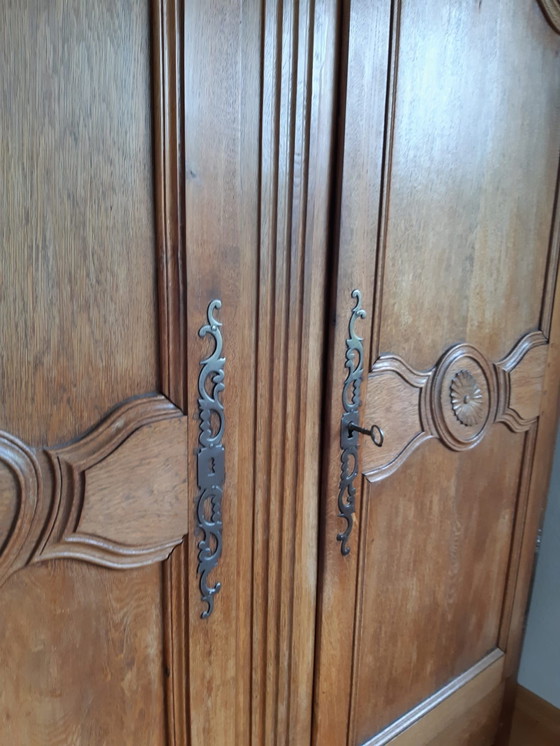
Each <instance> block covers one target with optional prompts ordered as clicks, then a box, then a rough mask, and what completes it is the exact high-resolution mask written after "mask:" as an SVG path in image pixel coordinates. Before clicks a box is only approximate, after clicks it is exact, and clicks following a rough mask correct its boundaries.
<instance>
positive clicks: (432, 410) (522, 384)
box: [363, 331, 548, 482]
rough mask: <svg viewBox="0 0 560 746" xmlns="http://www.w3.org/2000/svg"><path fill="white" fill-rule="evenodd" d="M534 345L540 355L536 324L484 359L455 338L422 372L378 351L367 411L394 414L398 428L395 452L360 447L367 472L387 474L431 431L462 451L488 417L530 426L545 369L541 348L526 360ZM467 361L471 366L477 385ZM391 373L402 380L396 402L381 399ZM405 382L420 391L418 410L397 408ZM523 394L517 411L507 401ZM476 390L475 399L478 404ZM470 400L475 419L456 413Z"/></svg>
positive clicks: (375, 476) (542, 341)
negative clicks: (504, 350)
mask: <svg viewBox="0 0 560 746" xmlns="http://www.w3.org/2000/svg"><path fill="white" fill-rule="evenodd" d="M539 348H542V350H543V352H544V354H545V355H546V353H547V351H548V340H547V338H546V337H545V335H544V334H543V333H542V332H540V331H536V332H531V333H529V334H526V335H524V336H523V337H522V338H521V339H520V340H519V341H518V342H517V344H516V345H515V346H514V347H513V349H512V350H511V352H510V353H509V354H508V355H507V356H506V357H505V358H503V359H502V360H500V361H498V362H496V363H490V362H489V361H488V360H487V358H486V357H485V356H484V355H483V353H482V352H480V350H478V349H477V348H476V347H474V346H473V345H468V344H458V345H454V346H453V347H451V348H450V349H449V350H448V351H447V352H446V353H445V354H444V355H443V356H442V357H441V358H440V360H439V362H438V363H437V365H435V366H434V367H433V368H432V369H431V370H429V371H424V372H420V371H417V370H415V369H414V368H412V367H411V366H410V365H409V364H408V363H407V362H406V361H404V360H403V359H402V358H400V357H398V356H396V355H383V356H381V357H380V358H378V360H377V361H376V362H375V364H374V365H373V367H372V369H371V371H370V374H369V377H368V389H367V394H366V407H367V412H368V414H369V415H370V416H371V417H374V418H375V421H376V422H379V425H380V427H381V428H382V429H383V414H384V413H385V414H389V413H390V414H391V416H392V417H399V418H400V420H399V423H398V424H399V425H402V428H401V431H400V432H398V433H397V434H396V436H394V437H396V439H397V441H398V443H399V448H398V451H397V453H396V455H395V453H390V454H389V455H388V457H387V460H385V461H384V460H383V455H384V452H383V448H380V449H372V448H369V450H367V447H366V451H365V456H364V462H363V464H364V465H363V474H364V476H365V477H366V479H367V480H368V481H369V482H376V481H379V480H380V479H384V478H385V477H387V476H389V475H390V474H393V473H394V472H395V471H396V470H397V469H398V468H399V467H400V466H401V465H402V464H403V463H404V462H405V461H406V459H407V458H408V456H409V455H410V454H411V453H412V452H413V451H414V450H415V449H416V448H417V447H418V446H419V445H421V444H422V443H423V442H424V441H426V440H428V439H430V438H437V439H439V440H440V441H441V442H442V443H443V444H445V445H446V446H447V447H448V448H451V449H452V450H456V451H461V450H467V449H470V448H473V447H474V446H476V445H477V444H478V443H479V442H480V441H481V440H482V439H483V438H484V437H485V435H486V433H487V432H488V430H489V428H490V426H491V425H493V424H495V423H503V424H504V425H506V426H507V427H508V428H509V429H510V430H511V431H512V432H515V433H520V432H526V431H527V430H529V429H530V428H531V426H532V425H533V424H534V423H535V422H536V421H537V418H538V414H539V401H540V395H541V392H542V381H543V378H544V373H545V365H544V361H545V356H544V355H541V356H540V358H542V359H539V360H538V361H535V365H533V366H532V367H531V365H530V364H529V362H530V360H531V353H533V352H534V351H535V350H537V349H539ZM469 367H470V368H471V369H472V370H474V373H475V375H476V376H477V377H478V381H479V384H480V385H479V384H478V383H476V379H475V377H474V376H473V374H472V373H471V371H470V370H469ZM522 367H524V368H527V369H528V370H526V371H523V373H524V375H517V376H516V373H517V372H521V369H522ZM453 374H454V375H453ZM395 376H398V380H399V381H400V386H401V393H400V396H401V399H402V402H403V404H402V406H401V407H400V409H399V403H398V402H395V401H388V399H389V398H390V396H391V394H392V395H393V396H394V392H390V393H388V392H389V390H390V388H391V386H392V384H391V380H392V379H393V380H394V377H395ZM449 379H450V380H449ZM471 380H472V383H471ZM469 385H470V386H471V388H473V390H472V391H471V390H470V389H469ZM407 389H408V390H412V389H417V390H419V391H420V393H419V396H418V408H417V411H416V412H414V413H411V414H410V415H409V416H408V417H404V416H403V414H402V413H403V410H404V409H405V408H406V406H410V405H407V404H406V403H405V402H406V399H407V397H406V391H407ZM463 389H464V390H463ZM459 390H460V392H461V397H465V398H464V402H463V399H461V400H460V399H458V398H457V396H458V393H459ZM528 396H530V398H531V399H532V401H531V404H532V409H531V411H530V412H529V414H528V415H527V416H523V415H522V414H520V412H519V411H517V410H516V409H515V407H514V406H512V401H513V399H514V397H517V399H522V398H523V397H528ZM478 398H479V399H480V401H481V402H482V404H480V405H478V403H477V402H478ZM470 399H473V404H469V401H470ZM474 403H477V406H478V407H479V409H480V410H481V411H482V414H481V421H480V423H477V422H471V421H470V420H465V421H462V420H461V417H465V415H464V414H463V409H466V408H468V407H469V406H470V407H471V409H470V410H469V412H468V413H467V414H470V413H471V412H473V413H475V412H477V411H478V410H476V409H474V408H473V407H474ZM459 404H460V406H459ZM529 408H531V407H529ZM451 411H452V412H453V414H454V417H453V416H451V414H450V412H451ZM472 416H474V414H473V415H472ZM416 423H418V425H417V424H416ZM387 442H388V440H387V439H386V443H387Z"/></svg>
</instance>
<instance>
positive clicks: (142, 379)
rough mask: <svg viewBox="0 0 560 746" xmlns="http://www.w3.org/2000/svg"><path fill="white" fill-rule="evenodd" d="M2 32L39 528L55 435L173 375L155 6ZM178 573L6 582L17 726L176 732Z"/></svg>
mask: <svg viewBox="0 0 560 746" xmlns="http://www.w3.org/2000/svg"><path fill="white" fill-rule="evenodd" d="M0 40H1V45H0V46H1V50H2V51H1V52H0V71H1V72H0V131H1V133H2V135H1V138H0V149H1V150H0V164H1V166H0V168H1V170H2V179H1V181H2V189H1V190H0V211H1V214H2V220H1V221H0V245H1V247H2V248H1V251H2V280H1V283H2V287H1V292H0V329H1V336H2V355H1V356H0V380H1V385H2V397H1V404H0V423H1V428H2V430H4V431H5V432H7V433H10V434H11V436H10V437H12V436H14V437H16V438H18V439H19V440H20V441H23V442H25V443H26V444H28V445H27V446H26V448H27V450H28V452H33V453H34V457H35V460H36V462H37V466H38V468H39V471H40V473H41V475H42V484H41V490H40V494H39V495H38V501H37V509H36V511H35V514H34V519H33V527H32V529H31V532H30V533H29V534H28V537H27V541H28V546H30V545H31V544H33V545H34V546H36V544H35V543H34V542H35V541H39V539H40V532H41V529H42V528H43V527H45V526H46V525H47V524H48V522H49V520H50V515H49V507H50V504H51V501H50V499H49V497H50V495H52V494H54V486H55V482H54V478H53V477H54V475H53V472H52V470H51V468H50V464H49V457H48V456H47V455H46V450H48V449H49V448H53V447H55V446H56V445H57V444H59V443H65V442H66V443H67V442H69V441H75V440H76V438H79V437H80V436H82V435H83V434H84V432H85V431H86V429H87V428H90V427H92V426H94V425H96V423H98V422H99V421H100V420H101V418H102V417H103V416H104V414H105V413H106V412H107V411H108V410H110V409H111V408H113V407H115V406H116V405H117V404H118V403H119V402H123V401H124V400H126V399H129V398H130V397H134V396H137V395H141V394H146V392H153V391H157V390H158V388H159V381H160V372H159V368H158V360H157V353H158V350H157V345H158V308H157V287H156V283H157V280H156V278H157V272H158V262H157V252H156V243H155V229H154V226H155V220H154V216H155V208H154V199H153V192H154V189H153V180H154V170H153V153H152V100H151V61H150V8H149V4H148V3H147V2H128V1H127V0H124V2H119V3H118V4H116V5H115V4H113V3H108V2H100V3H93V4H92V3H88V2H82V1H81V0H59V1H57V2H53V3H35V2H25V1H24V2H7V3H3V4H2V8H1V10H0ZM131 437H132V438H133V439H134V438H135V437H138V436H134V435H132V436H131ZM134 442H135V441H134V440H131V443H130V445H129V446H127V445H126V444H122V445H121V446H120V447H119V448H117V450H116V451H115V452H114V454H115V455H114V457H113V461H112V462H110V461H108V462H107V465H110V463H113V465H114V464H115V461H114V459H117V460H118V459H119V458H120V456H119V455H118V454H119V452H120V453H123V454H126V452H127V451H126V449H128V448H133V447H134V448H135V446H134ZM138 446H139V447H140V444H138ZM123 447H124V448H125V451H124V452H123V451H121V449H122V448H123ZM142 450H144V449H143V448H142ZM152 456H153V453H152ZM109 458H111V457H109ZM123 458H124V455H123ZM130 458H131V454H130V453H128V456H126V458H125V461H126V460H128V461H130ZM132 460H133V461H136V460H137V459H136V456H135V457H134V459H132ZM152 463H153V462H152ZM153 465H154V466H156V464H154V463H153ZM2 468H4V467H2ZM102 468H103V467H100V469H102ZM158 468H159V467H158ZM34 469H35V467H33V470H34ZM86 477H87V472H86ZM10 479H11V477H10ZM86 481H87V480H86ZM121 485H122V480H121ZM90 486H91V485H90ZM90 486H87V487H86V491H85V493H84V494H86V493H87V492H88V489H89V487H90ZM24 491H26V488H24ZM78 492H79V490H78ZM119 492H120V494H121V495H122V491H121V490H119ZM3 494H5V493H3ZM71 494H72V495H75V494H76V493H75V491H74V489H70V490H69V491H68V492H66V493H65V495H66V496H67V497H70V495H71ZM32 496H33V489H29V490H28V491H26V494H25V495H22V503H23V504H28V503H29V502H30V501H31V500H32ZM97 497H99V492H98V493H97ZM40 498H44V499H40ZM90 498H91V499H93V498H94V495H93V493H91V492H90V494H89V495H87V494H86V497H85V502H86V503H87V502H88V500H89V499H90ZM106 498H107V494H106V495H105V498H103V499H104V500H105V499H106ZM3 499H4V498H2V500H0V502H1V503H2V504H4V503H3ZM10 499H11V498H10ZM65 499H66V497H64V500H65ZM147 499H148V495H147V494H145V495H144V506H146V500H147ZM185 500H186V495H185V494H183V495H182V500H181V501H182V504H183V506H185ZM64 504H65V507H68V504H67V503H64ZM112 506H113V507H112V508H111V510H113V508H115V503H114V502H113V503H112ZM116 507H117V510H116V512H115V511H114V510H113V517H112V520H111V522H112V523H114V521H118V520H123V518H124V517H125V515H126V505H125V504H120V503H119V504H118V505H117V506H116ZM135 507H138V503H136V504H135ZM175 507H177V506H175ZM174 510H175V509H174ZM129 516H130V514H129ZM61 517H62V516H61ZM138 518H140V516H138ZM134 520H136V518H135V519H133V522H134ZM149 522H150V521H149V520H147V519H146V518H144V519H142V520H141V521H140V523H142V524H143V526H144V528H142V526H141V525H139V524H136V527H135V530H138V531H139V533H140V534H141V535H143V538H142V539H141V541H140V543H141V544H142V545H144V541H145V538H146V533H145V529H146V527H147V526H148V523H149ZM88 523H89V528H88V530H89V531H90V532H92V531H95V533H96V534H100V535H101V536H103V529H104V527H103V526H100V525H99V523H100V521H99V518H94V516H93V515H91V514H90V516H89V518H88ZM125 525H126V522H125ZM181 525H182V529H181V530H183V529H184V528H185V526H186V523H185V522H184V517H183V516H181ZM35 526H36V527H38V530H37V535H36V534H35V533H34V527H35ZM72 528H73V527H72ZM154 531H155V533H156V534H157V529H156V528H154ZM163 533H164V537H165V539H164V542H167V541H168V539H169V532H168V528H167V529H165V530H164V532H163ZM110 535H111V538H112V539H113V540H114V537H115V536H116V535H117V531H116V528H115V527H114V526H113V527H112V529H111V532H110ZM12 536H13V534H12ZM130 539H131V536H130V534H129V535H128V537H127V541H129V540H130ZM96 541H97V539H96ZM29 542H30V544H29ZM100 543H101V542H100ZM125 543H126V541H125V542H123V544H125ZM156 543H159V539H158V538H157V537H156ZM5 549H6V548H5ZM7 549H8V551H9V550H10V547H9V546H8V547H7ZM87 551H88V552H93V551H94V550H93V548H92V546H91V544H90V545H89V546H88V549H87ZM95 551H96V552H97V551H98V550H97V549H96V550H95ZM25 552H27V550H26V549H25ZM103 552H104V550H102V553H103ZM105 556H106V554H105ZM3 559H5V557H3ZM161 585H162V579H161V565H160V564H153V565H150V566H148V567H144V568H139V569H129V570H127V571H126V572H115V571H113V570H109V569H105V568H100V567H94V566H92V565H89V564H86V563H84V562H76V561H73V560H69V559H65V560H62V561H61V560H53V561H48V562H43V563H40V564H33V565H32V566H29V567H26V568H25V569H24V570H21V571H20V572H16V573H14V574H13V575H12V576H11V577H10V578H9V579H8V580H7V581H6V582H5V584H4V585H3V587H2V589H1V591H0V594H1V603H2V608H3V613H2V624H1V625H0V636H1V640H0V690H1V692H2V693H1V702H0V710H1V716H0V721H1V722H2V730H1V738H0V740H2V741H5V742H6V743H25V744H28V746H35V744H41V745H42V746H44V744H46V743H48V744H49V745H50V744H54V745H56V744H61V745H62V744H64V745H66V744H101V743H114V742H115V740H117V741H119V742H121V743H127V742H128V743H142V742H148V743H150V744H153V745H154V746H157V745H158V744H163V743H165V741H166V733H165V731H166V722H165V721H166V713H165V689H164V668H163V665H162V662H163V649H162V640H163V610H162V598H161Z"/></svg>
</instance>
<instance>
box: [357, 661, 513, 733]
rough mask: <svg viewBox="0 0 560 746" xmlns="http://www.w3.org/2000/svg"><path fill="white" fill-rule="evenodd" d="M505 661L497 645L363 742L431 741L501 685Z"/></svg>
mask: <svg viewBox="0 0 560 746" xmlns="http://www.w3.org/2000/svg"><path fill="white" fill-rule="evenodd" d="M504 661H505V655H504V652H503V651H502V650H500V649H499V648H495V649H494V650H492V651H491V652H490V653H488V655H486V656H485V657H484V658H482V660H480V661H479V662H478V663H475V664H474V666H471V668H469V669H467V670H466V671H465V672H464V673H462V674H461V675H460V676H457V678H455V679H453V680H452V681H450V682H449V684H446V685H445V686H444V687H442V688H441V689H439V690H438V691H437V692H435V694H433V695H432V696H431V697H428V698H427V699H425V700H424V701H423V702H420V704H418V705H417V706H416V707H414V708H413V709H412V710H410V712H407V713H406V715H404V716H403V717H401V718H399V719H398V720H396V721H395V722H394V723H391V725H389V726H388V727H387V728H384V729H383V730H382V731H381V733H378V734H377V735H375V736H374V737H373V738H371V739H370V740H368V741H366V742H365V743H364V744H363V746H385V744H388V743H392V744H395V746H397V744H398V745H399V746H411V744H416V743H420V742H422V743H427V742H428V738H429V740H430V741H431V739H432V738H435V737H436V736H437V734H438V733H440V732H441V731H443V730H444V729H445V728H446V727H447V726H448V725H450V724H451V723H452V721H453V720H454V719H455V717H457V715H458V714H460V713H461V712H463V711H464V712H466V711H467V710H468V709H469V708H470V707H472V706H474V705H475V704H476V703H477V702H478V701H480V700H481V699H482V698H483V697H484V696H486V695H487V694H489V693H490V692H491V691H492V690H493V689H495V688H496V687H497V686H499V684H500V682H501V680H502V677H503V671H504ZM457 700H459V701H460V703H461V704H460V706H458V705H457V703H456V702H457ZM436 708H437V709H436ZM417 729H418V730H417ZM420 729H421V733H420ZM416 739H418V740H416Z"/></svg>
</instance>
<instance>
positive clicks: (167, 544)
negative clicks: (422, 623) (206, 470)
mask: <svg viewBox="0 0 560 746" xmlns="http://www.w3.org/2000/svg"><path fill="white" fill-rule="evenodd" d="M186 451H187V444H186V417H184V416H183V414H182V412H181V411H180V410H179V409H177V407H175V406H174V405H173V404H172V403H171V402H169V401H168V400H167V399H166V398H165V397H164V396H160V395H148V396H142V397H138V398H135V399H132V400H130V401H128V402H125V403H123V404H121V405H120V406H118V407H117V408H115V409H114V410H113V411H112V412H111V413H110V414H109V415H108V416H107V417H106V418H105V419H104V420H103V421H102V422H100V423H99V424H98V425H97V426H96V427H95V428H94V429H93V430H91V431H90V432H89V433H88V434H86V435H85V436H83V437H82V438H80V439H78V440H77V441H75V442H73V443H71V444H69V445H67V446H63V447H60V448H53V449H37V450H34V449H31V448H29V447H28V446H26V445H25V444H24V443H22V442H20V441H19V440H17V438H15V437H13V436H11V435H9V434H8V433H1V434H0V463H1V464H2V465H3V466H4V469H5V470H8V471H9V472H11V473H12V474H13V475H14V477H15V479H13V480H12V484H11V486H10V485H7V483H6V475H5V473H4V472H0V474H1V477H0V478H2V487H3V489H2V494H1V496H0V500H1V502H0V511H1V514H0V521H1V524H0V525H2V527H3V528H4V530H5V531H6V533H7V538H5V539H4V541H3V544H2V545H0V582H3V581H4V580H5V579H6V578H7V577H8V576H9V575H10V574H11V573H13V572H15V571H16V570H17V569H19V568H21V567H23V566H25V565H27V564H31V563H37V562H42V561H44V560H48V559H60V558H72V559H78V560H83V561H85V562H91V563H93V564H96V565H102V566H105V567H112V568H117V569H118V568H126V567H138V566H141V565H147V564H151V563H153V562H160V561H162V560H164V559H166V558H167V557H168V556H169V554H170V553H171V550H172V549H173V547H174V546H176V545H177V544H178V543H179V542H180V541H181V539H182V538H183V536H184V535H185V534H186V533H187V532H188V516H189V511H188V509H187V474H186V460H187V458H186V457H187V453H186ZM6 485H7V488H6ZM43 502H45V503H46V504H43ZM39 521H42V525H40V526H37V525H35V524H36V523H37V522H39ZM37 535H38V536H39V537H40V539H39V541H38V542H36V543H35V545H34V546H29V543H30V542H29V541H28V538H30V539H31V540H33V537H36V536H37ZM0 540H1V539H0Z"/></svg>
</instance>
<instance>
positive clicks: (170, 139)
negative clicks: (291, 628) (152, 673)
mask: <svg viewBox="0 0 560 746" xmlns="http://www.w3.org/2000/svg"><path fill="white" fill-rule="evenodd" d="M183 24H184V16H183V0H152V59H153V68H152V77H153V111H154V115H153V117H154V120H153V121H154V166H155V167H154V174H155V176H154V190H155V202H156V239H157V265H158V303H159V330H160V350H159V352H160V371H161V373H160V375H161V390H162V392H163V393H164V394H165V395H166V396H167V397H169V399H170V400H171V401H173V402H174V403H175V404H176V405H177V406H178V407H179V408H180V409H182V410H183V411H186V406H187V393H186V388H187V354H186V339H185V337H186V331H185V330H186V325H185V317H186V281H185V280H186V278H185V264H186V256H185V241H184V204H185V200H184V167H183V164H184V152H183V151H184V108H183V103H184V102H183V72H182V71H183V48H184V27H183ZM187 504H189V502H188V499H187ZM186 565H187V559H186V549H185V547H184V544H181V545H179V546H178V547H177V548H176V551H175V552H174V553H173V554H172V555H171V557H170V558H169V560H168V561H167V562H165V564H164V565H163V566H162V584H163V587H162V604H163V618H164V655H165V663H164V673H165V682H166V693H165V694H166V708H167V729H168V740H169V744H170V746H183V744H190V743H191V738H190V728H189V721H190V717H189V711H188V701H189V697H188V688H187V686H188V670H189V659H188V633H187V626H186V621H185V620H186V618H187V615H188V608H187V603H188V596H187V585H188V581H187V579H186V575H187V568H186Z"/></svg>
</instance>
